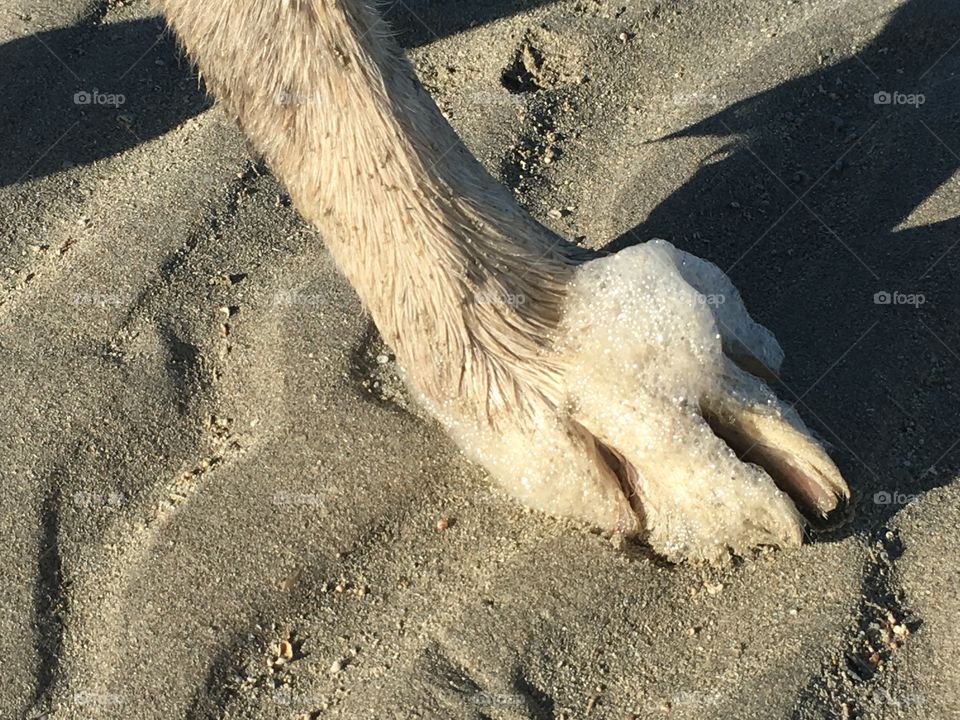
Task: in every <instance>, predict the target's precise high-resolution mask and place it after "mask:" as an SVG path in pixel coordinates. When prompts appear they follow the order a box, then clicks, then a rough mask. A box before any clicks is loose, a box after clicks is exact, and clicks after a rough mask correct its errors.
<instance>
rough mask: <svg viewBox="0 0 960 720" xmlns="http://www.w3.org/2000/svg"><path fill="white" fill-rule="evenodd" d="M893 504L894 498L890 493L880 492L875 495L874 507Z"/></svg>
mask: <svg viewBox="0 0 960 720" xmlns="http://www.w3.org/2000/svg"><path fill="white" fill-rule="evenodd" d="M892 502H893V496H892V495H891V494H890V493H888V492H887V491H886V490H881V491H880V492H877V493H874V494H873V504H874V505H889V504H890V503H892Z"/></svg>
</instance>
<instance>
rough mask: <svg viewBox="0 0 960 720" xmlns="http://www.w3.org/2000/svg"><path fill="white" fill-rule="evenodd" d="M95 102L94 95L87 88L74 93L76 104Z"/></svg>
mask: <svg viewBox="0 0 960 720" xmlns="http://www.w3.org/2000/svg"><path fill="white" fill-rule="evenodd" d="M92 102H93V95H92V94H91V93H89V92H87V91H86V90H80V91H78V92H75V93H74V94H73V104H74V105H89V104H90V103H92Z"/></svg>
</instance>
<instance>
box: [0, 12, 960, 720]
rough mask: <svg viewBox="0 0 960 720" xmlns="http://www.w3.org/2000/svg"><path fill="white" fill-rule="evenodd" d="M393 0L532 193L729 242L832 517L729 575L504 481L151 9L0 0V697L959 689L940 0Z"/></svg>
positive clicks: (710, 705) (469, 698) (179, 708)
mask: <svg viewBox="0 0 960 720" xmlns="http://www.w3.org/2000/svg"><path fill="white" fill-rule="evenodd" d="M389 15H390V16H391V18H392V19H393V21H394V23H395V25H396V26H397V27H398V29H399V31H400V38H401V40H402V41H403V42H404V45H405V47H407V48H408V51H409V54H410V56H411V58H412V59H413V60H414V62H415V63H416V67H417V71H418V72H419V73H420V75H421V77H422V79H423V81H424V83H425V84H426V85H427V86H428V88H429V89H430V91H431V92H432V93H433V94H434V96H435V97H436V98H437V100H438V102H439V103H440V104H441V105H442V107H443V108H444V109H445V111H446V112H447V114H448V116H449V117H450V119H451V122H452V123H453V124H454V125H455V126H456V127H457V129H458V130H459V131H460V132H461V133H462V134H463V136H464V137H465V139H466V141H467V143H468V144H469V145H470V147H471V148H472V149H473V150H474V151H475V152H476V154H477V155H478V157H480V158H481V160H482V161H483V162H484V164H486V166H487V167H488V168H490V170H491V171H492V172H493V173H494V174H496V175H498V176H499V177H501V178H502V179H503V180H504V182H505V183H507V184H508V185H509V186H510V187H511V188H513V189H514V190H515V192H516V193H517V196H518V198H519V200H520V201H521V202H522V203H523V204H524V206H525V207H527V208H529V209H530V211H531V212H532V213H533V214H534V215H536V216H537V217H538V218H540V219H542V220H543V221H544V222H545V223H547V224H549V225H550V226H551V227H553V228H555V229H556V230H558V231H559V232H562V233H564V234H565V235H567V236H568V237H577V238H579V239H580V242H582V243H583V244H585V245H589V246H591V247H608V248H620V247H625V246H627V245H629V244H631V243H634V242H637V241H641V240H646V239H649V238H651V237H664V238H667V239H669V240H671V241H672V242H673V243H674V244H676V245H677V246H678V247H681V248H683V249H685V250H687V251H689V252H693V253H695V254H697V255H701V256H703V257H706V258H708V259H710V260H712V261H714V262H716V263H717V264H718V265H719V266H720V267H721V268H723V269H726V270H728V271H729V274H730V275H731V277H732V278H733V279H734V281H735V282H736V284H737V285H738V286H739V287H740V288H741V291H742V293H743V295H744V298H745V300H746V302H747V305H748V307H749V308H750V310H751V312H752V313H753V314H754V316H755V317H757V318H758V319H759V320H761V321H762V322H763V323H764V324H766V325H767V326H768V327H770V328H771V329H773V330H774V331H775V332H776V333H777V335H778V337H779V338H780V340H781V343H782V344H783V346H784V349H785V350H786V353H787V362H786V367H785V375H784V378H783V381H784V386H783V388H782V392H783V394H784V395H785V397H787V398H789V399H791V400H793V401H795V402H797V403H798V407H799V409H800V411H801V413H802V414H803V415H804V417H805V418H806V419H807V420H808V422H809V423H810V424H811V426H812V427H814V428H816V430H817V431H818V433H820V434H821V435H822V436H823V437H824V439H826V440H827V441H828V442H829V443H831V444H832V446H833V449H832V452H833V454H834V457H835V458H836V459H837V461H838V463H839V464H840V466H841V468H842V470H843V471H844V473H845V475H846V477H847V478H848V480H849V483H850V485H851V487H852V488H853V489H854V491H855V493H856V494H857V503H856V505H857V508H856V509H857V517H856V519H855V521H854V522H853V523H852V525H850V526H849V527H846V528H844V529H842V530H841V531H838V532H835V533H833V534H831V535H826V536H821V537H819V538H817V541H816V542H814V543H812V544H810V545H807V546H805V547H804V548H802V549H799V550H796V551H791V552H778V553H763V554H760V555H758V556H757V557H754V558H749V559H746V560H745V561H743V562H738V563H736V564H734V565H733V566H731V567H729V568H726V569H713V568H700V567H687V566H681V567H670V566H668V565H666V564H664V563H661V562H658V561H657V560H656V559H655V558H652V557H650V556H649V555H648V554H647V553H645V552H643V551H642V550H638V549H633V548H627V549H618V548H615V547H613V546H611V544H610V543H609V542H608V541H606V540H604V539H603V538H602V537H599V536H597V535H595V534H591V533H589V532H586V531H584V530H583V529H582V528H577V527H573V526H571V525H569V524H567V523H564V522H560V521H557V520H553V519H550V518H546V517H543V516H540V515H536V514H533V513H529V512H526V511H524V510H523V509H522V508H519V507H517V506H516V505H515V504H513V503H511V502H510V501H509V500H507V499H505V498H503V497H501V496H500V495H499V494H498V493H497V492H496V491H494V490H492V489H491V487H490V485H489V484H488V483H487V481H486V479H485V478H484V474H483V473H482V471H480V470H478V469H477V468H475V467H472V466H471V465H470V464H469V463H467V462H466V461H465V460H464V459H463V458H462V457H461V456H460V455H459V453H458V452H457V450H456V449H455V448H454V447H453V446H452V445H451V443H450V442H449V441H448V440H447V439H446V438H445V437H444V436H443V435H442V433H440V432H439V431H438V430H437V428H436V427H435V426H434V425H433V424H432V423H431V422H429V421H426V420H424V419H422V418H420V417H418V415H417V414H416V411H415V410H413V409H412V408H410V407H409V406H408V403H407V402H406V400H405V395H404V392H403V390H402V389H401V388H400V387H399V385H398V383H397V381H396V378H395V376H394V372H393V365H392V357H391V356H390V354H389V351H387V350H386V349H385V348H383V347H382V345H381V343H380V341H379V338H378V335H377V333H376V331H375V330H374V329H373V328H372V326H371V324H370V321H369V319H368V318H367V317H366V316H365V314H364V312H363V310H362V309H361V307H360V306H359V304H358V302H357V300H356V298H355V296H354V295H353V293H352V291H351V289H350V288H349V286H348V285H346V283H345V282H344V281H343V280H342V279H341V278H340V277H339V276H338V275H337V273H336V270H335V269H334V267H333V266H332V264H331V262H330V260H329V258H328V256H327V254H326V252H325V250H324V248H323V243H322V238H320V237H319V236H318V235H317V234H316V233H315V232H313V231H312V230H311V229H310V228H309V227H307V226H306V225H305V224H304V223H303V222H302V221H301V220H300V219H299V218H298V217H297V216H296V214H295V213H294V212H293V211H292V210H291V209H290V207H289V202H288V200H287V198H286V196H285V195H284V192H283V190H282V188H280V187H279V185H278V184H277V182H276V181H275V180H274V179H273V178H272V177H271V175H270V174H269V171H268V170H267V169H265V168H264V167H262V166H261V165H260V164H258V162H257V161H256V160H255V159H254V158H252V157H251V155H250V153H249V152H248V151H247V150H246V148H245V144H244V141H243V139H242V137H241V136H240V134H239V132H238V131H237V130H236V128H235V127H234V125H233V124H232V123H231V122H230V121H228V120H227V119H226V118H225V117H224V116H223V115H222V113H221V112H220V111H219V110H218V109H217V108H216V107H215V106H211V102H210V101H209V100H208V99H207V98H205V96H204V94H203V92H202V88H200V87H199V86H198V82H197V80H196V77H195V74H194V73H192V71H191V69H190V67H189V64H188V63H186V62H185V61H184V60H183V59H182V58H181V57H180V56H179V54H178V52H177V50H176V46H175V43H174V42H173V41H172V39H171V38H170V37H169V36H168V35H165V34H163V33H164V30H163V25H162V23H161V22H160V21H159V19H158V18H157V17H156V16H155V15H154V14H152V11H151V9H150V8H149V6H148V5H146V4H145V3H144V2H139V1H136V0H135V1H134V2H126V3H119V2H117V3H114V2H87V1H86V0H83V1H81V0H69V1H65V0H35V1H34V2H26V1H21V0H8V2H6V3H4V4H3V6H0V73H2V75H0V77H2V79H3V89H4V102H3V103H2V104H0V128H2V129H3V132H2V135H0V147H2V154H0V238H2V243H0V253H2V256H0V261H2V262H0V269H2V285H0V378H2V381H0V397H2V403H0V453H2V455H0V457H2V461H3V462H2V478H3V488H2V489H3V511H2V512H0V537H2V538H3V542H2V543H0V573H2V576H0V577H2V582H0V668H2V670H0V677H2V680H3V682H2V683H0V717H2V718H22V717H25V718H163V719H169V718H210V717H229V718H298V717H307V718H381V717H382V718H391V717H404V718H407V717H409V718H414V717H418V718H431V719H432V718H490V719H496V720H500V719H504V720H506V719H508V718H568V719H570V720H573V719H575V718H618V719H622V718H629V717H636V718H647V717H670V718H698V719H699V718H706V719H709V718H718V719H719V718H724V719H726V718H763V719H767V718H797V719H799V718H901V717H902V718H948V717H960V699H958V698H960V672H958V670H957V662H956V657H957V655H958V653H960V629H958V618H960V599H958V598H960V593H958V582H960V541H958V534H957V532H958V531H957V527H958V525H960V485H958V484H957V481H956V478H957V474H958V468H960V463H958V460H960V413H958V408H960V384H958V383H956V382H955V379H956V378H957V377H958V373H960V321H958V318H960V314H958V312H957V311H958V305H960V302H958V299H957V293H956V289H955V288H956V283H957V278H958V277H960V267H958V264H960V245H958V246H957V247H955V245H956V244H957V243H958V241H960V221H958V219H957V215H958V212H960V185H958V181H957V174H956V173H957V168H958V165H960V100H958V98H960V45H958V39H960V6H957V5H956V3H955V2H953V1H952V0H908V1H906V2H905V1H904V0H849V1H847V2H841V1H839V0H791V1H788V0H725V1H724V2H722V3H707V2H702V3H690V2H680V1H679V0H671V1H668V2H663V1H662V0H661V1H659V2H657V1H655V0H617V1H615V2H606V1H605V0H560V1H559V2H555V3H549V4H547V3H544V4H539V3H535V2H520V3H505V2H499V1H498V0H486V1H484V2H480V3H469V2H459V1H458V2H439V1H436V2H430V1H429V0H417V1H416V2H409V3H408V4H406V5H405V4H403V3H400V4H396V5H394V6H392V8H391V10H390V12H389ZM94 91H96V97H92V96H90V97H88V96H79V98H77V99H78V100H79V101H80V104H77V102H76V100H75V94H76V93H78V92H87V93H94ZM878 92H887V93H891V95H890V96H882V95H881V96H879V97H878V98H876V99H878V100H880V101H881V102H879V103H878V102H876V101H875V94H876V93H878ZM892 93H900V94H899V95H892ZM918 94H920V95H922V96H923V102H922V104H920V102H919V99H918V97H917V95H918ZM121 95H122V96H123V98H122V101H121V98H120V96H121ZM911 98H913V99H912V100H911ZM85 99H90V102H89V103H86V104H84V100H85ZM885 99H890V102H889V103H884V102H882V101H883V100H885ZM877 293H891V294H893V293H899V295H890V298H891V302H889V303H884V302H882V301H883V300H884V299H885V297H887V296H883V295H881V296H880V297H879V298H875V295H876V294H877ZM921 296H922V297H921ZM878 299H879V300H880V302H878V301H877V300H878ZM921 299H922V303H921ZM440 518H447V519H448V521H449V522H448V527H447V528H446V529H445V530H443V531H439V530H438V529H437V522H438V520H439V519H440Z"/></svg>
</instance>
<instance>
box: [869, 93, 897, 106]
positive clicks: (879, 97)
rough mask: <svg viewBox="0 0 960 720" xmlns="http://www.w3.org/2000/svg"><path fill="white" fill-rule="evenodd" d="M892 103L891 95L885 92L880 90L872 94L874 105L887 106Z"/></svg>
mask: <svg viewBox="0 0 960 720" xmlns="http://www.w3.org/2000/svg"><path fill="white" fill-rule="evenodd" d="M892 102H893V95H891V94H890V93H888V92H887V91H886V90H881V91H880V92H877V93H874V95H873V104H874V105H889V104H890V103H892Z"/></svg>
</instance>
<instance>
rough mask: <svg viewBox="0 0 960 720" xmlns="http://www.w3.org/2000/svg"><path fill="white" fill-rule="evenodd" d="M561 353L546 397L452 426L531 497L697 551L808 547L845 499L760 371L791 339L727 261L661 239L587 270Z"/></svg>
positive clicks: (529, 500) (570, 302)
mask: <svg viewBox="0 0 960 720" xmlns="http://www.w3.org/2000/svg"><path fill="white" fill-rule="evenodd" d="M550 353H551V354H550V362H553V361H554V360H555V359H556V358H559V359H560V361H559V367H560V368H561V371H560V376H561V379H560V382H559V387H558V389H555V390H552V391H551V393H552V399H551V400H550V401H549V402H547V401H545V402H542V403H524V406H525V408H527V409H526V410H525V411H524V412H523V413H522V414H521V413H517V414H516V417H507V418H505V419H504V418H500V420H499V422H497V423H494V424H492V425H491V424H484V423H465V422H464V423H458V422H456V421H455V420H450V419H449V418H448V421H447V422H446V423H445V424H446V425H447V426H448V428H449V429H450V431H451V432H452V433H453V435H454V436H455V437H456V438H457V439H458V440H459V442H460V443H461V445H462V446H463V447H464V448H465V449H467V450H468V452H470V453H471V454H472V455H473V456H474V457H476V458H477V459H478V460H480V462H482V463H483V464H484V465H485V466H486V467H487V468H488V469H489V470H490V472H491V473H492V474H493V475H494V476H495V477H496V478H497V479H498V480H499V481H500V482H501V483H502V484H503V485H504V487H505V488H506V489H507V490H508V491H509V492H511V493H512V494H513V495H514V496H516V497H517V498H518V499H520V500H521V501H522V502H524V503H525V504H527V505H529V506H531V507H534V508H538V509H540V510H543V511H546V512H549V513H552V514H555V515H561V516H568V517H574V518H577V519H580V520H583V521H586V522H589V523H591V524H593V525H595V526H598V527H600V528H602V529H604V530H606V531H609V532H613V533H623V534H626V535H631V536H638V537H642V538H644V539H645V540H646V541H647V542H648V543H649V544H650V545H651V546H652V547H653V548H654V549H655V550H656V551H658V552H659V553H661V554H662V555H664V556H666V557H668V558H671V559H696V560H716V559H720V558H723V557H727V556H729V554H730V553H731V552H732V553H735V554H740V553H743V552H745V551H747V550H748V549H750V548H753V547H757V546H762V545H771V546H780V547H783V546H790V545H797V544H799V543H800V542H801V541H802V539H803V529H804V525H805V523H806V522H810V521H814V522H815V521H818V520H820V521H822V520H825V519H827V518H832V517H835V516H836V514H837V513H838V511H839V510H840V509H841V508H842V507H844V506H845V505H846V502H847V500H848V499H849V495H850V493H849V490H848V489H847V486H846V484H845V483H844V481H843V479H842V477H841V476H840V473H839V471H838V470H837V468H836V466H835V465H834V464H833V462H832V461H831V460H830V458H829V457H828V456H827V454H826V453H825V452H824V450H823V448H822V447H821V446H820V444H819V443H818V442H817V441H816V440H815V439H814V438H813V437H812V436H811V434H810V432H809V431H808V430H807V428H806V426H805V425H804V424H803V421H802V420H801V419H800V417H799V416H798V415H797V413H796V412H795V411H794V410H793V409H792V408H790V407H788V406H787V405H785V404H784V403H782V402H781V401H780V400H779V399H778V398H777V397H776V395H775V394H774V393H773V391H772V390H771V389H770V388H769V386H768V385H767V384H766V382H765V381H764V378H770V377H773V376H774V375H775V374H776V372H777V371H778V369H779V365H780V362H781V360H782V358H783V353H782V351H781V349H780V346H779V345H778V344H777V342H776V340H775V339H774V337H773V335H772V334H771V333H770V332H769V331H768V330H767V329H766V328H764V327H762V326H761V325H759V324H757V323H755V322H754V321H753V320H752V319H751V318H750V316H749V314H748V313H747V311H746V309H745V308H744V305H743V302H742V300H741V298H740V295H739V293H738V292H737V290H736V289H735V288H734V286H733V284H732V283H731V282H730V280H729V279H728V278H727V277H726V276H725V275H724V274H723V273H722V272H721V271H720V270H719V269H718V268H717V267H716V266H714V265H712V264H710V263H708V262H705V261H703V260H700V259H698V258H695V257H693V256H691V255H689V254H687V253H684V252H682V251H679V250H677V249H676V248H674V247H673V246H672V245H670V244H669V243H667V242H664V241H660V240H655V241H651V242H649V243H646V244H643V245H639V246H636V247H633V248H629V249H627V250H624V251H621V252H620V253H618V254H616V255H612V256H609V257H604V258H600V259H596V260H591V261H589V262H587V263H584V264H583V265H580V266H578V267H577V268H576V270H575V272H574V274H573V278H572V280H571V281H570V283H569V287H568V288H567V293H566V298H565V304H564V312H563V317H562V320H561V322H560V325H559V327H558V328H557V333H556V337H555V338H554V340H553V343H552V346H551V351H550ZM545 362H546V360H545ZM528 375H529V373H528ZM518 392H522V390H520V391H518ZM551 393H547V392H545V393H544V396H548V397H550V396H551Z"/></svg>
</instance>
